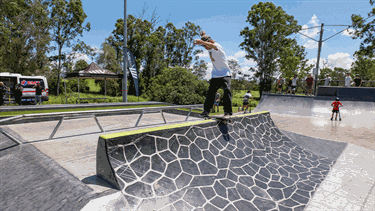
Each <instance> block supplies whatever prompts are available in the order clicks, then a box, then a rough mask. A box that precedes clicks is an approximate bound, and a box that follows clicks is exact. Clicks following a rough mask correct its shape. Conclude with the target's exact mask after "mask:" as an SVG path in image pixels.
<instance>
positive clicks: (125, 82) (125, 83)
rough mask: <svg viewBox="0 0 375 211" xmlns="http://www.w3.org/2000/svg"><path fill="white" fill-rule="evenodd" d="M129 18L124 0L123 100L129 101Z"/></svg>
mask: <svg viewBox="0 0 375 211" xmlns="http://www.w3.org/2000/svg"><path fill="white" fill-rule="evenodd" d="M127 28H128V26H127V18H126V0H124V50H123V54H124V65H123V66H124V74H123V78H122V102H128V90H127V89H128V71H127V70H128V64H127V61H126V60H127V58H126V48H127V42H128V35H127Z"/></svg>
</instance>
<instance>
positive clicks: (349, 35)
mask: <svg viewBox="0 0 375 211" xmlns="http://www.w3.org/2000/svg"><path fill="white" fill-rule="evenodd" d="M353 32H354V29H347V30H345V31H344V32H343V33H342V36H348V37H352V36H353V35H352V34H350V33H353Z"/></svg>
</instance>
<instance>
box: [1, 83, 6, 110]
mask: <svg viewBox="0 0 375 211" xmlns="http://www.w3.org/2000/svg"><path fill="white" fill-rule="evenodd" d="M7 88H8V87H6V86H5V84H4V83H3V82H0V106H2V105H4V95H5V92H6V91H7Z"/></svg>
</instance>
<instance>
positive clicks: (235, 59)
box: [227, 56, 240, 63]
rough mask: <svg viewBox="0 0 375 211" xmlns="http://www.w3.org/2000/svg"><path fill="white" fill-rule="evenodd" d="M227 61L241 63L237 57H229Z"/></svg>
mask: <svg viewBox="0 0 375 211" xmlns="http://www.w3.org/2000/svg"><path fill="white" fill-rule="evenodd" d="M227 60H228V61H229V60H234V61H237V62H238V63H239V62H240V61H239V60H238V59H237V58H236V57H234V56H227Z"/></svg>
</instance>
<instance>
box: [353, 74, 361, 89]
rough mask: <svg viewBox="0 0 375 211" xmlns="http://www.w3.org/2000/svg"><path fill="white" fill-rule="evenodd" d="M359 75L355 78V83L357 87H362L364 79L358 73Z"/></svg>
mask: <svg viewBox="0 0 375 211" xmlns="http://www.w3.org/2000/svg"><path fill="white" fill-rule="evenodd" d="M356 76H357V77H356V78H355V79H354V84H355V86H356V87H361V85H362V79H361V78H360V77H359V75H358V74H357V75H356Z"/></svg>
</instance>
